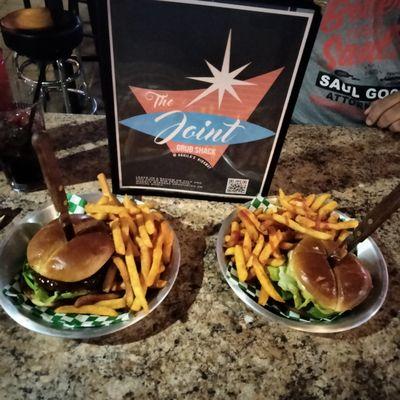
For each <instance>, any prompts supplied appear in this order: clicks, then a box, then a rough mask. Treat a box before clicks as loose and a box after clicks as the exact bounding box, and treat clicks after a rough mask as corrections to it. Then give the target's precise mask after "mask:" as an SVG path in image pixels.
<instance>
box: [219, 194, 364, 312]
mask: <svg viewBox="0 0 400 400" xmlns="http://www.w3.org/2000/svg"><path fill="white" fill-rule="evenodd" d="M337 207H338V203H337V202H336V201H335V200H332V199H331V196H330V195H329V194H327V193H323V194H320V195H316V194H310V195H308V196H303V195H302V194H301V193H294V194H292V195H287V194H285V192H284V191H283V190H282V189H280V190H279V195H278V197H277V200H276V202H274V204H270V205H269V206H268V208H266V209H263V208H261V207H260V208H258V209H256V210H254V211H250V210H249V209H247V208H244V207H243V206H239V207H238V210H237V217H236V218H235V219H234V220H233V221H232V222H231V225H230V229H229V231H228V232H226V234H225V243H224V247H225V250H224V254H225V256H226V257H227V258H228V259H229V260H231V261H232V262H233V263H234V264H235V266H236V269H237V274H238V277H239V281H240V282H246V281H247V282H250V281H252V280H255V279H256V280H257V281H258V282H259V284H260V285H261V288H260V294H259V299H258V302H259V304H261V305H265V304H267V302H268V300H269V299H270V298H271V299H273V300H275V301H278V302H282V301H283V299H282V298H281V296H280V295H279V293H278V291H277V290H276V289H275V287H274V285H273V284H272V283H271V280H270V279H269V275H268V274H269V273H268V269H267V267H268V266H271V267H280V266H282V265H285V264H287V261H288V252H290V251H291V250H293V249H294V248H295V246H296V245H297V243H298V242H299V241H300V240H301V239H302V238H303V237H304V236H306V235H308V236H312V237H315V238H317V239H320V240H334V241H336V242H337V243H338V244H341V243H342V242H343V241H344V240H346V238H347V237H348V236H349V235H350V231H349V230H350V229H354V228H356V227H357V226H358V221H356V220H348V221H341V220H340V219H339V215H338V213H337V212H336V209H337Z"/></svg>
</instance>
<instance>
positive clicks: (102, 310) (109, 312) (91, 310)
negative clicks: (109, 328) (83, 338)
mask: <svg viewBox="0 0 400 400" xmlns="http://www.w3.org/2000/svg"><path fill="white" fill-rule="evenodd" d="M54 311H55V312H56V313H60V314H97V315H105V316H107V317H116V316H118V313H117V312H116V311H115V310H114V309H112V308H110V307H104V306H96V305H89V306H82V307H75V306H61V307H57V308H56V309H55V310H54Z"/></svg>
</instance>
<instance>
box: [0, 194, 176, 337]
mask: <svg viewBox="0 0 400 400" xmlns="http://www.w3.org/2000/svg"><path fill="white" fill-rule="evenodd" d="M81 197H83V198H84V199H86V200H88V201H96V200H98V199H99V197H100V194H99V193H95V194H88V195H81ZM56 216H57V212H56V211H55V209H54V206H53V204H49V205H48V206H47V207H45V208H43V209H41V210H39V211H36V212H33V213H30V214H28V215H27V216H26V217H25V218H23V219H21V220H19V221H18V222H16V223H13V224H11V226H9V227H8V228H7V229H6V232H5V235H4V241H3V242H2V243H1V245H0V305H1V306H2V307H3V309H4V311H5V312H6V313H7V314H8V315H9V316H10V317H11V318H12V319H13V320H14V321H16V322H18V323H19V324H20V325H22V326H24V327H25V328H28V329H30V330H32V331H34V332H38V333H43V334H46V335H51V336H59V337H65V338H71V339H89V338H93V337H98V336H103V335H109V334H111V333H113V332H117V331H120V330H122V329H124V328H127V327H128V326H130V325H133V324H135V323H137V322H138V321H140V320H141V319H143V318H145V317H146V315H148V314H149V313H151V312H152V311H153V310H155V309H156V308H157V307H158V306H159V305H160V304H161V302H162V301H163V300H164V299H165V298H166V297H167V295H168V293H169V291H170V290H171V288H172V286H173V285H174V282H175V280H176V277H177V275H178V271H179V265H180V256H181V255H180V248H179V243H178V239H177V237H176V236H175V240H174V247H173V254H172V261H171V264H170V267H169V268H168V270H167V271H166V274H165V275H164V276H165V278H164V279H166V280H167V281H168V283H167V285H166V286H165V287H164V288H162V289H161V290H160V291H159V292H158V293H157V296H156V297H155V298H154V299H152V301H151V302H150V303H149V311H148V313H145V312H143V311H140V312H138V313H136V314H135V315H131V317H130V319H129V320H128V321H124V322H121V323H118V324H114V325H110V326H107V327H93V328H80V329H76V330H71V329H56V328H54V327H53V326H51V325H50V324H49V323H46V321H42V320H35V321H34V320H32V319H30V318H29V316H28V315H26V314H25V313H24V312H23V311H21V310H20V309H18V308H17V307H16V306H15V305H14V304H13V303H12V302H11V301H10V300H9V298H8V297H7V296H5V295H4V293H3V289H4V287H5V286H7V285H8V284H9V282H10V281H11V279H12V278H14V277H15V275H16V274H17V273H18V271H19V270H21V268H22V265H23V263H24V261H25V254H26V248H27V245H28V242H29V240H30V238H31V237H32V236H33V235H34V234H35V233H36V232H37V231H38V230H39V229H40V227H41V226H42V225H44V224H46V223H48V222H50V221H51V220H53V219H55V218H56Z"/></svg>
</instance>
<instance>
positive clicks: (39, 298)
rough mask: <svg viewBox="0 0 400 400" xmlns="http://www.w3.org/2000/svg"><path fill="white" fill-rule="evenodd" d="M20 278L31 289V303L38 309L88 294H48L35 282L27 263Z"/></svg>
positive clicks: (85, 292)
mask: <svg viewBox="0 0 400 400" xmlns="http://www.w3.org/2000/svg"><path fill="white" fill-rule="evenodd" d="M22 277H23V279H24V281H25V282H26V284H27V285H28V286H29V288H30V289H32V292H33V294H32V297H31V299H30V300H31V302H32V303H33V304H35V305H37V306H39V307H51V306H53V305H55V304H56V303H57V302H58V301H60V300H65V299H74V298H75V297H79V296H83V295H85V294H87V293H89V292H88V291H87V290H81V291H78V292H58V291H55V292H54V293H52V294H51V293H48V292H47V291H46V290H45V289H44V288H42V287H41V286H40V285H39V284H38V283H37V281H36V279H35V275H34V274H33V270H32V268H31V267H30V266H29V264H28V263H25V264H24V266H23V268H22Z"/></svg>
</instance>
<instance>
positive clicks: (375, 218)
mask: <svg viewBox="0 0 400 400" xmlns="http://www.w3.org/2000/svg"><path fill="white" fill-rule="evenodd" d="M398 208H400V183H399V184H398V185H397V186H396V187H395V188H394V189H393V190H392V191H391V192H390V193H389V194H388V195H387V196H386V197H385V198H384V199H383V200H382V201H381V202H380V203H378V204H377V205H376V206H375V207H374V208H373V209H372V211H370V212H369V213H368V214H367V215H366V216H365V218H364V219H363V220H362V221H361V222H360V225H358V227H357V228H356V229H355V230H354V231H353V234H352V235H351V236H349V237H348V238H347V240H346V241H345V243H346V245H347V249H348V251H352V250H354V249H355V248H356V246H357V244H358V243H360V242H362V241H363V240H365V239H366V238H367V237H368V236H370V235H371V234H372V233H373V232H375V230H376V229H377V228H379V227H380V226H381V225H382V224H383V223H384V222H385V221H386V220H387V219H389V217H390V216H391V215H392V214H393V213H394V212H395V211H396V210H397V209H398Z"/></svg>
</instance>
